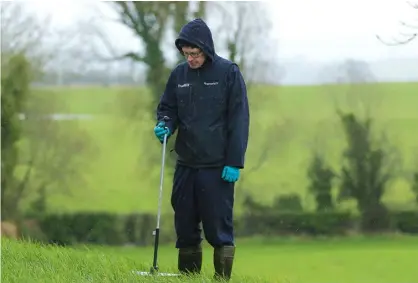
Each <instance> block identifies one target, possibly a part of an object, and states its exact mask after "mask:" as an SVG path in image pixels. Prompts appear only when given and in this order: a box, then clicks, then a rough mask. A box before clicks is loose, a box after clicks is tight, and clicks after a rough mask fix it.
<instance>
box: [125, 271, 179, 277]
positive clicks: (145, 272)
mask: <svg viewBox="0 0 418 283" xmlns="http://www.w3.org/2000/svg"><path fill="white" fill-rule="evenodd" d="M132 273H134V274H137V275H141V276H164V277H173V276H180V274H176V273H165V272H156V273H151V272H147V271H132Z"/></svg>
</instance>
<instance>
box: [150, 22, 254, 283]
mask: <svg viewBox="0 0 418 283" xmlns="http://www.w3.org/2000/svg"><path fill="white" fill-rule="evenodd" d="M175 45H176V47H177V48H178V50H179V51H180V52H181V53H182V54H183V55H184V56H185V58H186V59H187V62H184V63H181V64H179V65H178V66H177V67H176V68H175V69H174V70H173V71H172V73H171V74H170V76H169V79H168V82H167V84H166V89H165V92H164V94H163V95H162V97H161V100H160V103H159V105H158V107H157V120H158V122H157V126H156V127H155V129H154V132H155V135H156V136H157V138H158V139H159V140H160V142H162V141H163V137H164V134H166V133H167V134H168V136H171V135H172V134H173V133H174V132H175V131H176V130H178V133H177V138H176V141H175V151H176V153H177V155H178V159H177V164H176V168H175V173H174V181H173V191H172V196H171V204H172V206H173V209H174V215H175V216H174V222H175V230H176V234H177V242H176V248H178V249H179V254H178V269H179V271H180V272H181V273H199V272H200V270H201V265H202V248H201V241H202V238H201V230H200V228H199V224H200V222H202V226H203V231H204V235H205V238H206V240H207V241H208V242H209V244H210V245H211V246H212V247H213V248H214V255H213V256H214V258H213V264H214V267H215V278H220V279H226V280H228V279H229V278H230V276H231V271H232V265H233V260H234V255H235V244H234V234H233V222H232V221H233V205H234V183H235V182H236V181H238V179H239V175H240V169H242V168H244V157H245V153H246V149H247V141H248V134H249V110H248V101H247V92H246V85H245V83H244V80H243V77H242V75H241V72H240V70H239V68H238V66H237V65H236V64H234V63H232V62H231V61H228V60H226V59H224V58H222V57H220V56H218V55H217V54H216V53H215V48H214V44H213V39H212V33H211V31H210V29H209V27H208V26H207V25H206V23H205V22H204V21H203V20H201V19H195V20H193V21H191V22H189V23H187V24H186V25H185V26H183V28H182V29H181V31H180V34H179V36H178V38H177V39H176V40H175Z"/></svg>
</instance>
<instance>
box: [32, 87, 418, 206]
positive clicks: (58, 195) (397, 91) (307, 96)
mask: <svg viewBox="0 0 418 283" xmlns="http://www.w3.org/2000/svg"><path fill="white" fill-rule="evenodd" d="M417 93H418V83H399V84H396V83H393V84H376V85H373V84H372V85H361V86H355V87H353V88H351V89H349V88H348V86H286V87H284V86H283V87H266V86H263V87H255V88H253V89H251V90H250V94H249V96H250V107H251V109H250V110H251V133H250V142H249V148H248V154H247V163H246V165H247V168H246V170H244V171H243V172H242V175H243V178H245V182H243V183H240V182H239V184H238V185H239V191H238V192H237V194H236V197H237V203H239V202H240V201H241V199H242V196H243V193H241V191H249V192H251V193H253V194H254V195H256V198H257V199H258V200H260V201H263V202H266V203H268V202H271V200H272V198H273V197H274V196H275V195H277V194H284V193H290V192H297V193H300V194H301V195H302V199H303V201H304V205H305V207H307V208H312V207H313V204H314V203H313V199H312V197H311V196H310V195H309V194H307V193H306V188H307V186H308V180H307V178H306V167H307V165H308V163H309V158H310V156H311V151H312V149H316V150H321V151H323V152H324V153H325V155H326V158H327V161H328V162H329V163H330V164H331V165H332V166H333V168H334V169H335V170H337V171H338V170H339V166H340V162H341V152H342V150H343V148H344V145H345V141H344V135H343V133H342V131H341V127H340V126H339V121H338V119H337V116H336V114H335V107H336V105H338V106H339V107H341V108H343V109H344V110H350V109H351V110H353V111H355V112H356V113H360V114H361V113H363V112H364V111H363V110H362V109H364V107H365V106H368V107H369V108H370V110H371V113H372V115H373V117H374V118H375V123H376V130H377V131H378V130H381V129H384V130H385V131H386V132H387V134H388V136H389V138H390V142H391V143H392V144H393V145H395V146H396V148H397V149H398V150H399V152H400V154H401V163H400V164H399V165H397V166H396V169H397V170H399V171H400V174H399V177H398V178H397V179H395V180H394V182H392V183H391V184H390V187H389V188H388V191H387V193H386V194H385V201H386V202H387V203H388V204H390V205H391V206H402V207H408V206H412V205H413V194H412V192H411V190H410V185H409V183H408V180H407V179H406V178H405V176H406V175H407V173H409V172H410V171H412V170H414V169H415V168H416V167H417V161H418V146H417V145H418V131H417V125H418V111H416V105H418V96H417V95H416V94H417ZM35 96H36V97H43V98H46V99H48V101H52V100H54V99H55V100H58V102H59V103H58V104H57V106H56V107H57V110H56V111H58V112H60V111H61V112H71V113H82V114H86V113H91V114H95V115H98V116H97V118H96V119H94V120H91V121H80V127H81V128H82V129H84V130H86V132H87V133H88V134H89V136H90V137H91V138H92V141H93V144H94V145H95V146H96V147H97V150H98V154H97V155H96V156H95V157H94V158H90V157H89V158H87V157H86V160H85V167H86V168H84V167H82V168H80V169H81V170H83V171H84V177H85V183H84V184H83V185H79V184H75V183H74V184H73V185H72V186H71V184H70V193H63V192H62V191H61V190H59V189H54V190H53V191H51V192H49V196H50V197H49V199H48V201H49V209H50V210H51V211H78V210H86V211H87V210H100V211H115V212H133V211H139V210H141V211H155V208H156V203H157V197H158V191H157V190H158V184H159V169H160V168H159V162H160V146H159V143H158V142H157V141H156V139H155V138H154V136H153V131H152V129H153V126H154V121H153V120H152V119H151V118H150V115H149V114H147V113H145V112H144V111H143V110H141V109H147V108H150V101H151V100H150V96H149V94H148V93H147V91H146V90H145V89H141V88H138V89H129V88H101V87H85V88H80V87H77V88H59V89H57V88H51V89H37V90H36V92H35ZM132 105H136V106H134V109H135V110H136V112H138V113H139V114H140V115H139V116H136V117H132V116H129V115H127V114H126V113H129V111H130V109H132ZM141 111H142V112H141ZM266 147H267V148H269V154H268V158H267V159H266V160H265V161H264V162H262V166H261V167H260V168H258V169H257V170H255V171H253V172H249V169H250V168H251V167H252V166H254V165H255V164H256V163H257V162H258V160H259V158H260V154H261V151H262V150H263V149H264V148H266ZM75 154H77V153H75ZM169 174H170V171H167V176H168V177H167V178H166V182H165V194H164V200H165V201H164V205H165V207H164V210H166V211H171V208H170V206H169V201H168V198H169V197H170V188H171V176H170V175H169ZM337 185H338V183H336V184H335V188H336V187H337ZM348 205H350V204H348ZM239 211H240V206H239V204H237V212H238V213H239Z"/></svg>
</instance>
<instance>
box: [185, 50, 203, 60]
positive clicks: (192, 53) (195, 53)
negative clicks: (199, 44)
mask: <svg viewBox="0 0 418 283" xmlns="http://www.w3.org/2000/svg"><path fill="white" fill-rule="evenodd" d="M200 54H202V51H199V52H190V53H186V52H183V56H184V57H186V59H187V58H189V56H192V58H197V57H199V56H200Z"/></svg>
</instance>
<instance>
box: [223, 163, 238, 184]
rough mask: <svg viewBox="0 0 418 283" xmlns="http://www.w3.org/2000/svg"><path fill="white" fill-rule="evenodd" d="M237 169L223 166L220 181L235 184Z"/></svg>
mask: <svg viewBox="0 0 418 283" xmlns="http://www.w3.org/2000/svg"><path fill="white" fill-rule="evenodd" d="M239 173H240V171H239V169H238V168H235V167H231V166H225V167H224V170H223V171H222V179H224V180H225V181H227V182H230V183H235V182H236V181H238V179H239Z"/></svg>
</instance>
